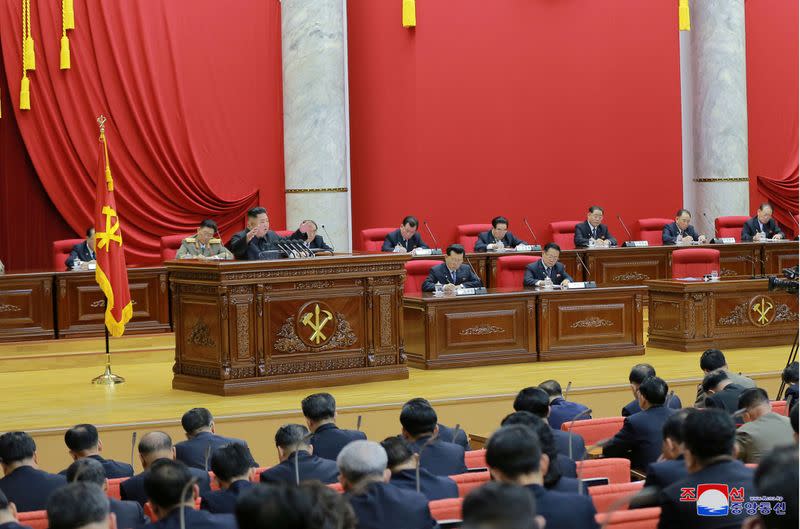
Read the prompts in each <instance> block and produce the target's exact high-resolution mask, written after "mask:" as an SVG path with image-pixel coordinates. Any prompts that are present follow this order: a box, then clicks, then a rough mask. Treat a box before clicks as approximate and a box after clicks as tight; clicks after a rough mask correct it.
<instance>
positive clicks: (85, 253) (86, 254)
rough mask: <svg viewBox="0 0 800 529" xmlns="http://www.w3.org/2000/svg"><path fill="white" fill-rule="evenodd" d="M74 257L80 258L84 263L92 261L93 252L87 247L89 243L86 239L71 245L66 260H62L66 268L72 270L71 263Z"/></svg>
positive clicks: (93, 257) (73, 261)
mask: <svg viewBox="0 0 800 529" xmlns="http://www.w3.org/2000/svg"><path fill="white" fill-rule="evenodd" d="M75 259H80V260H81V261H83V262H84V263H86V262H89V261H94V259H95V253H94V252H93V251H92V250H91V249H89V244H88V243H87V242H86V241H83V242H82V243H80V244H76V245H75V246H73V247H72V251H71V252H70V254H69V257H67V260H66V261H64V264H65V265H66V266H67V270H72V265H73V264H74V263H75Z"/></svg>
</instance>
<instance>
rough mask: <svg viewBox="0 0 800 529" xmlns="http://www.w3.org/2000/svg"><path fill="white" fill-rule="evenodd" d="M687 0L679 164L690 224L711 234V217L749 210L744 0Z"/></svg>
mask: <svg viewBox="0 0 800 529" xmlns="http://www.w3.org/2000/svg"><path fill="white" fill-rule="evenodd" d="M690 5H691V10H692V12H691V13H692V29H691V31H690V32H689V34H688V36H689V38H688V42H687V41H686V40H687V39H686V37H685V36H683V37H682V40H683V42H682V43H681V44H682V46H681V48H682V49H681V61H682V62H683V61H688V62H689V64H688V65H684V64H682V67H681V71H682V73H683V74H684V75H686V74H688V76H689V77H691V79H683V80H682V85H686V86H685V87H686V88H688V87H689V86H691V88H690V90H691V108H688V106H687V105H685V106H687V108H685V109H684V116H686V112H689V111H690V112H691V118H690V120H689V127H691V128H690V129H689V130H687V128H688V127H684V134H689V133H690V134H691V137H690V141H691V143H692V144H691V146H690V147H691V148H690V149H689V151H688V153H689V154H690V155H691V156H692V158H693V160H691V163H692V167H691V168H690V170H686V165H687V164H688V163H690V160H688V159H685V163H684V168H685V170H684V178H691V185H690V186H685V188H686V187H691V189H690V191H691V192H690V193H686V195H688V196H686V197H685V198H687V199H688V200H689V202H687V203H686V205H687V206H688V207H689V208H690V210H691V211H692V213H693V216H694V218H693V223H694V224H695V226H697V227H698V228H699V231H701V232H703V233H705V234H706V235H707V236H709V237H711V236H712V235H713V233H714V228H713V219H714V218H715V217H718V216H724V215H747V214H748V212H749V171H748V165H747V77H746V70H745V25H744V0H702V1H698V0H695V1H693V2H691V3H690ZM687 45H688V49H684V48H686V46H687ZM682 88H684V87H682ZM682 92H685V90H683V89H682ZM687 139H689V138H684V150H686V140H687ZM685 184H689V182H685ZM703 212H705V214H706V215H707V219H706V218H704V217H703V216H702V213H703Z"/></svg>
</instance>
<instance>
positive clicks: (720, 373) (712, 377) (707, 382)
mask: <svg viewBox="0 0 800 529" xmlns="http://www.w3.org/2000/svg"><path fill="white" fill-rule="evenodd" d="M729 378H730V377H728V373H726V372H725V371H724V370H722V369H718V370H717V371H712V372H711V373H709V374H707V375H706V376H704V377H703V391H705V392H706V393H708V391H709V390H711V389H714V388H716V387H717V386H719V385H720V383H721V382H722V381H723V380H728V379H729Z"/></svg>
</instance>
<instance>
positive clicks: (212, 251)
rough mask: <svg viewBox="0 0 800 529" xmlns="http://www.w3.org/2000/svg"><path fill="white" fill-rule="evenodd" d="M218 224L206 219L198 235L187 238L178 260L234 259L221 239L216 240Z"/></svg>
mask: <svg viewBox="0 0 800 529" xmlns="http://www.w3.org/2000/svg"><path fill="white" fill-rule="evenodd" d="M215 233H217V223H216V222H214V221H213V220H211V219H206V220H204V221H202V222H201V223H200V226H199V227H198V228H197V235H195V236H194V237H186V238H185V239H184V240H183V242H182V243H181V247H180V248H179V249H178V254H177V255H176V256H175V257H176V259H217V260H226V259H233V254H232V253H231V252H230V251H228V249H227V248H225V247H224V246H223V245H222V241H221V240H220V239H216V238H214V234H215Z"/></svg>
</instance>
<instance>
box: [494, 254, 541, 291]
mask: <svg viewBox="0 0 800 529" xmlns="http://www.w3.org/2000/svg"><path fill="white" fill-rule="evenodd" d="M540 259H541V257H539V256H538V255H536V256H535V255H504V256H503V257H499V258H498V259H497V275H496V276H495V281H496V282H495V283H493V284H494V285H495V286H497V287H499V288H519V287H521V286H522V281H523V279H524V278H525V268H527V266H528V265H529V264H531V263H535V262H536V261H538V260H540Z"/></svg>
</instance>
